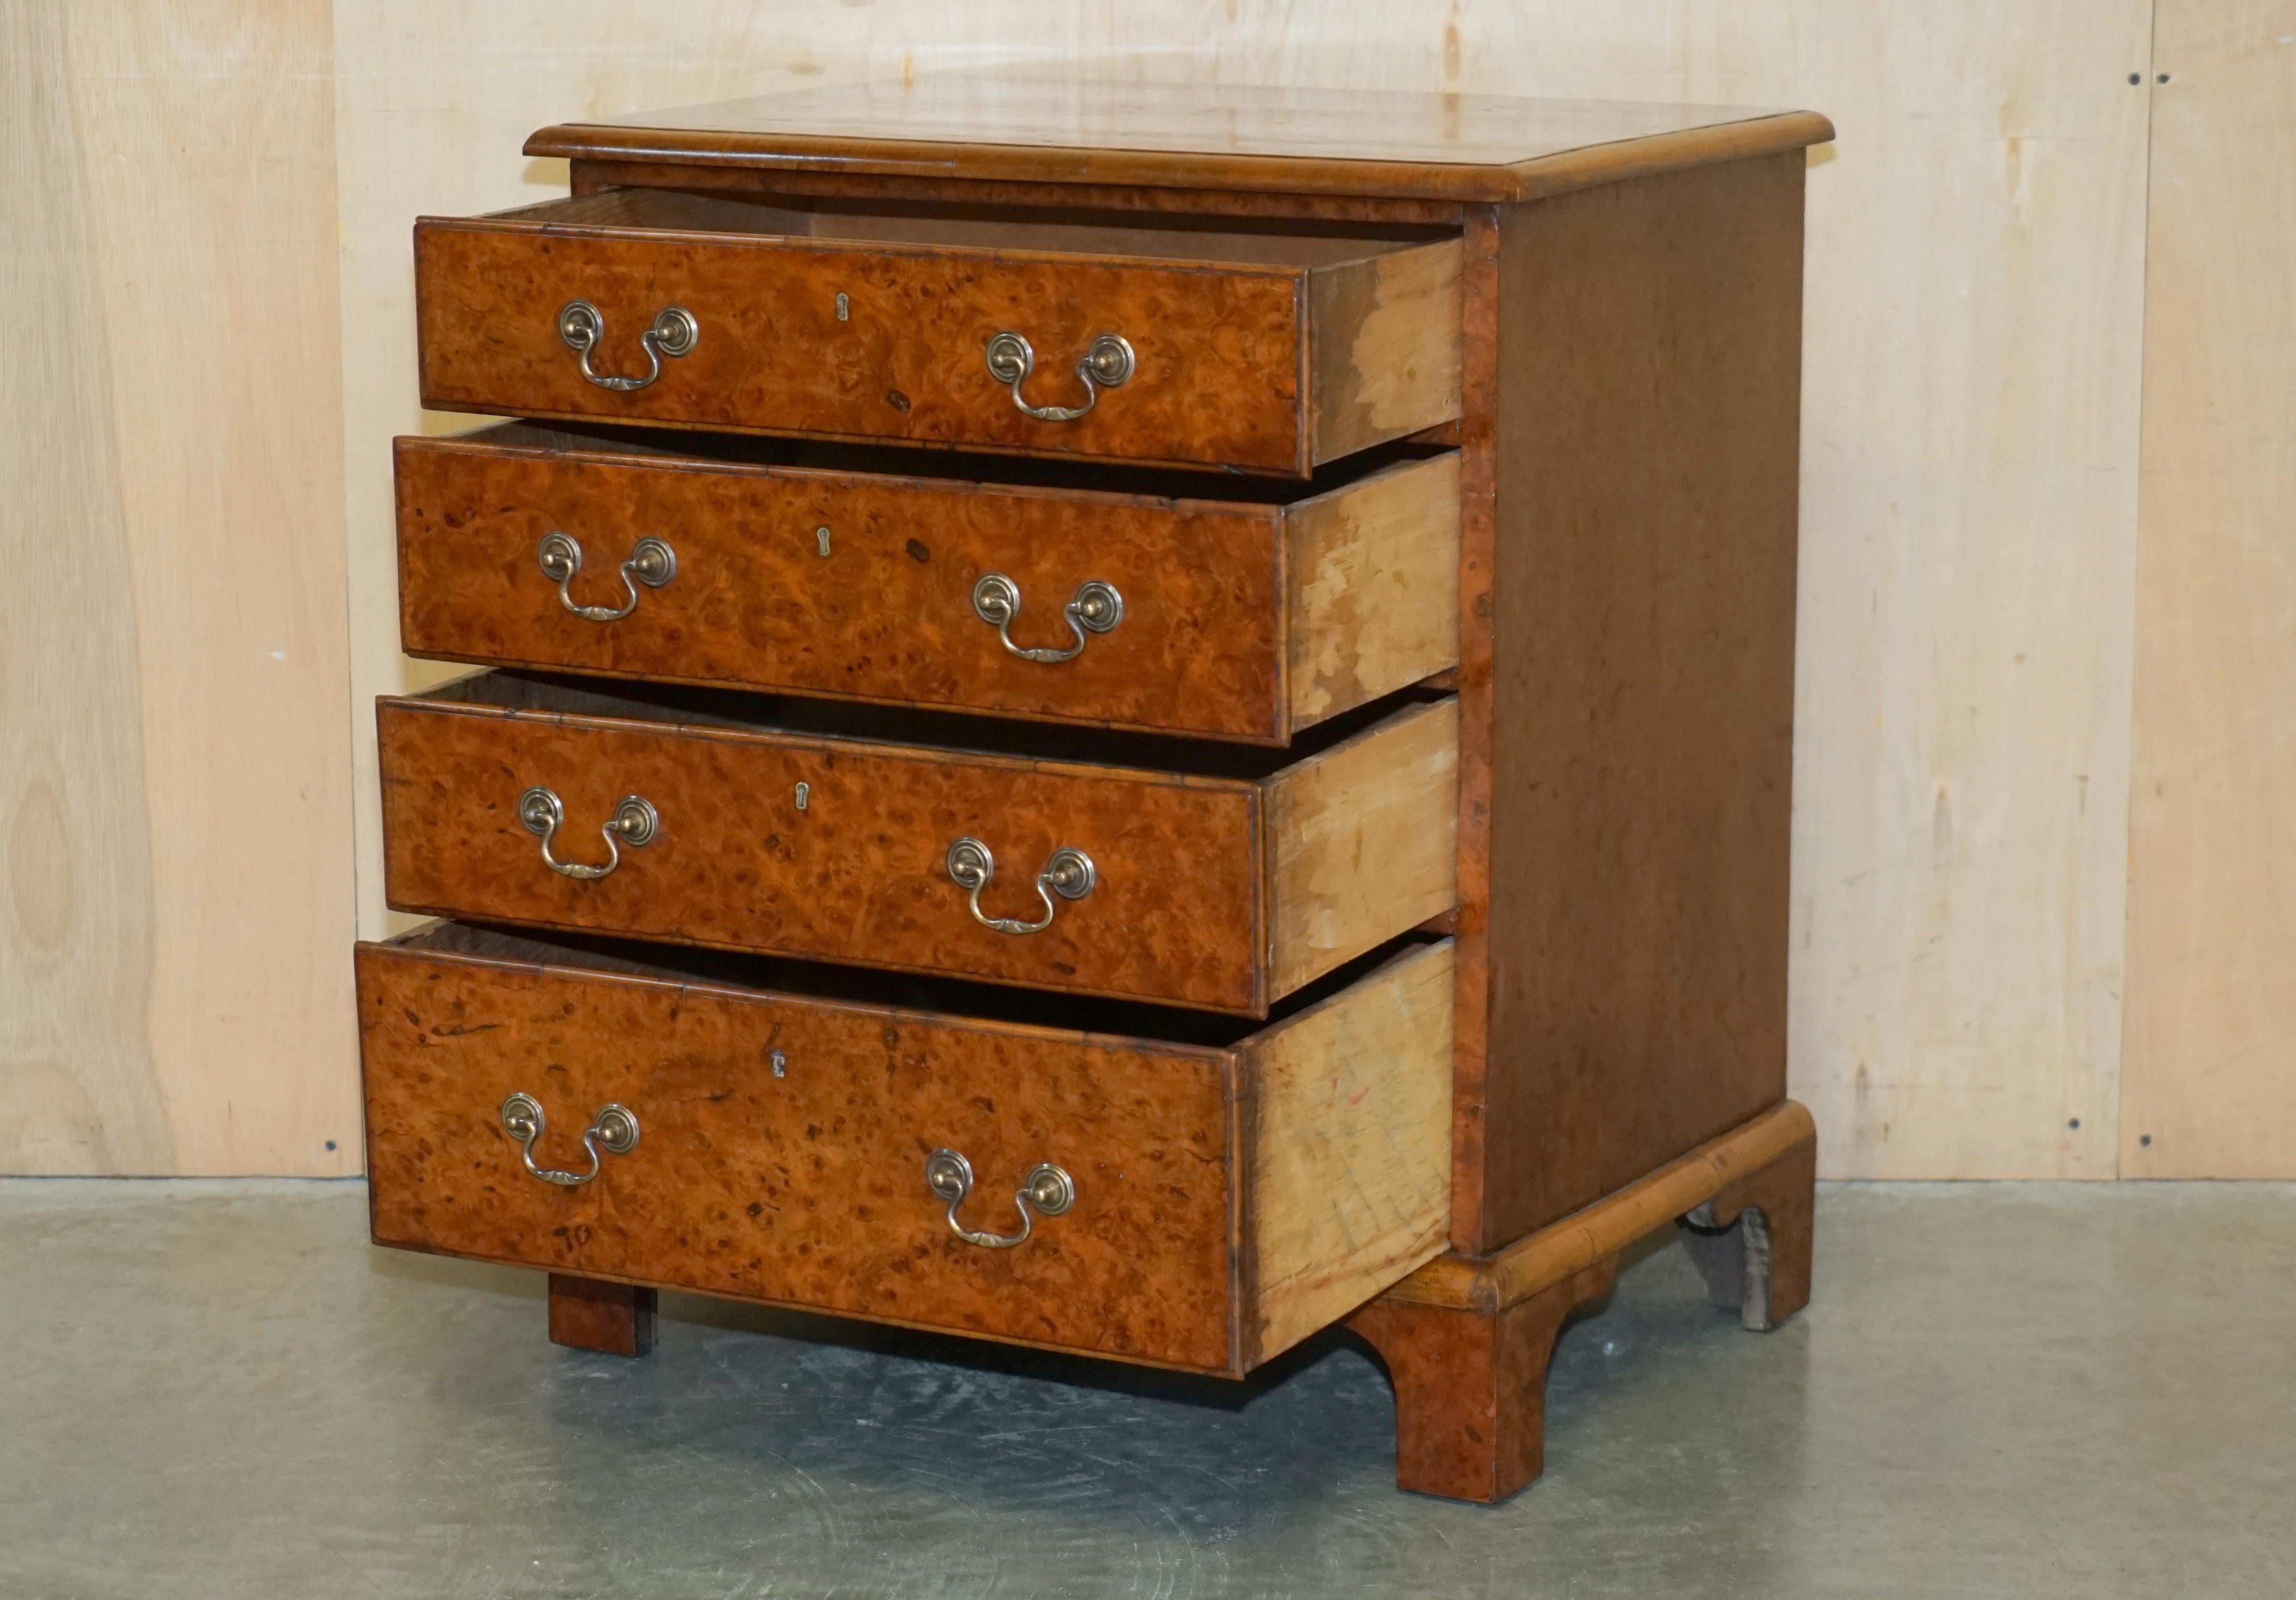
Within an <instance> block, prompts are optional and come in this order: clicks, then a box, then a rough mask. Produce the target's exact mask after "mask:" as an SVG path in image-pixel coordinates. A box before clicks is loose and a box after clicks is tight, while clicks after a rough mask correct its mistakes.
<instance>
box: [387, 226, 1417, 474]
mask: <svg viewBox="0 0 2296 1600" xmlns="http://www.w3.org/2000/svg"><path fill="white" fill-rule="evenodd" d="M745 209H746V210H749V211H751V212H754V211H755V208H742V207H739V206H736V205H734V204H732V203H731V202H714V203H713V202H705V201H699V200H690V199H685V198H682V197H676V196H635V197H633V196H622V195H608V196H594V197H585V198H582V199H578V200H570V201H566V202H562V203H561V204H559V205H556V206H553V207H542V208H533V209H532V210H530V211H529V212H526V213H519V214H512V215H509V216H502V217H492V218H477V219H469V220H459V221H458V220H439V219H426V220H424V221H423V222H422V223H420V224H417V227H416V230H415V283H416V293H417V310H418V322H419V330H418V331H419V337H420V341H421V361H422V399H423V404H426V405H429V406H433V407H439V408H443V409H450V410H451V409H463V410H471V411H485V412H496V413H504V414H516V415H526V416H551V417H573V418H605V419H612V420H624V421H634V422H652V423H667V424H673V425H685V426H689V427H702V428H720V429H758V430H762V431H765V432H770V433H796V434H816V435H825V436H833V437H846V438H860V439H886V440H906V441H912V442H917V443H929V444H939V445H965V446H970V447H975V448H987V449H997V450H1017V451H1027V452H1032V453H1060V454H1080V455H1088V456H1099V457H1107V458H1122V459H1126V460H1133V461H1162V462H1171V463H1177V464H1195V465H1219V466H1228V467H1236V468H1242V469H1251V470H1257V471H1262V472H1271V473H1283V474H1292V475H1295V476H1304V475H1306V474H1307V473H1308V471H1309V470H1310V469H1312V468H1313V466H1314V465H1316V463H1317V462H1319V461H1328V460H1332V459H1335V458H1336V457H1337V456H1339V455H1342V454H1345V453H1348V452H1349V451H1352V450H1357V449H1361V448H1363V447H1365V445H1371V444H1374V443H1377V442H1379V441H1380V440H1382V439H1385V438H1394V437H1401V436H1402V435H1404V434H1406V433H1411V432H1415V431H1417V430H1419V429H1424V428H1428V427H1431V426H1434V425H1436V424H1438V423H1440V422H1444V421H1447V420H1450V419H1452V418H1453V417H1455V416H1456V414H1457V411H1458V401H1457V388H1458V379H1457V372H1458V326H1459V317H1458V305H1459V301H1458V271H1459V259H1460V257H1459V246H1458V242H1457V241H1456V240H1447V241H1438V242H1433V243H1426V244H1416V245H1393V244H1382V243H1377V242H1373V241H1364V242H1362V243H1361V244H1360V246H1359V249H1360V252H1361V253H1360V255H1359V256H1358V257H1357V258H1355V259H1352V260H1349V259H1335V258H1332V257H1333V250H1332V249H1331V248H1330V246H1329V244H1328V242H1325V243H1323V244H1321V245H1319V246H1318V247H1317V248H1316V249H1309V248H1308V247H1306V246H1301V247H1300V249H1297V250H1295V251H1294V252H1293V254H1295V255H1297V256H1299V257H1301V258H1300V259H1299V260H1297V261H1293V262H1290V263H1286V262H1283V261H1281V260H1278V261H1275V262H1268V263H1261V262H1243V263H1234V264H1228V263H1222V262H1220V261H1218V259H1217V255H1218V251H1219V250H1220V249H1222V248H1223V246H1222V241H1219V240H1218V238H1217V237H1216V236H1209V235H1208V236H1205V237H1204V240H1203V243H1202V248H1203V249H1204V251H1205V252H1206V253H1207V255H1210V256H1212V257H1214V259H1210V260H1185V259H1183V260H1172V259H1154V258H1144V257H1133V258H1128V257H1124V256H1122V255H1120V254H1116V255H1103V254H1098V253H1095V252H1094V250H1093V249H1092V237H1091V236H1092V233H1093V230H1091V229H1089V228H1070V229H1064V230H1061V233H1062V235H1063V236H1064V237H1068V238H1072V239H1075V240H1077V241H1078V243H1077V245H1076V247H1075V248H1074V249H1072V250H1070V251H1069V252H1067V253H1059V254H1054V253H1036V252H1029V251H1028V250H1026V249H1020V248H1016V249H991V248H986V247H984V246H981V245H978V244H934V243H931V242H929V241H928V242H911V241H863V240H852V241H846V240H840V239H834V238H814V237H786V236H782V235H777V234H752V233H739V232H731V231H721V232H711V231H707V230H706V228H704V229H697V228H695V227H693V226H692V225H691V224H693V223H694V222H695V221H696V219H697V218H698V219H699V220H700V221H701V222H702V223H704V224H707V223H709V222H711V221H715V220H721V219H722V220H723V221H724V222H725V225H726V227H727V228H729V229H730V228H732V227H734V226H736V225H738V224H742V223H744V222H747V221H748V220H749V219H748V218H747V217H744V216H742V213H743V212H744V210H745ZM657 214H659V215H657ZM598 216H614V217H619V218H623V219H635V223H636V224H638V225H628V222H627V220H626V221H625V222H624V224H621V225H614V224H602V223H599V222H596V221H590V220H585V219H588V218H594V217H598ZM650 221H651V222H652V223H653V224H657V225H651V226H650V225H645V224H648V223H649V222H650ZM679 224H684V225H679ZM974 231H975V232H978V228H977V225H976V228H975V230H974ZM1041 231H1042V230H1041V229H1039V230H1037V232H1041ZM1013 232H1014V233H1015V236H1016V237H1026V236H1029V235H1030V233H1031V230H1029V229H1028V228H1026V227H1025V226H1019V225H1016V227H1015V229H1014V230H1013ZM1115 237H1116V236H1115V235H1111V239H1114V238H1115ZM1267 242H1268V241H1262V243H1263V244H1266V243H1267ZM1275 244H1276V245H1277V246H1278V247H1279V253H1280V247H1281V245H1282V244H1283V241H1275ZM577 303H579V304H581V305H583V306H588V307H589V308H590V312H589V313H588V314H587V321H586V322H584V324H583V328H584V331H583V332H582V333H578V335H577V339H578V341H579V340H580V339H584V338H586V339H588V343H587V347H586V348H577V347H575V346H574V345H570V343H569V342H568V339H567V337H566V334H565V330H566V328H567V326H568V323H567V322H566V320H565V312H566V308H567V307H569V306H574V305H576V304H577ZM665 314H670V315H669V318H668V321H667V322H665V321H662V320H661V319H663V318H664V317H665ZM676 314H683V316H684V318H685V321H684V322H679V321H678V318H677V316H676ZM579 315H580V314H578V316H579ZM650 330H660V332H659V333H658V334H657V335H656V336H655V337H654V338H653V339H652V340H651V342H649V339H648V334H649V331H650ZM1005 334H1012V335H1018V336H1020V338H1021V339H1022V340H1023V341H1024V342H1025V344H1026V347H1027V349H1028V352H1029V356H1028V361H1029V370H1028V371H1027V372H1026V375H1025V376H1018V369H1016V368H1014V367H1012V366H1010V365H1007V366H1005V368H1004V369H1003V370H1002V371H999V370H994V369H992V363H991V361H990V354H991V345H992V341H994V340H996V339H998V336H999V335H1005ZM1109 335H1113V336H1116V338H1117V339H1118V340H1119V341H1120V346H1121V351H1122V353H1121V354H1118V353H1117V347H1115V346H1103V344H1101V343H1100V341H1101V340H1102V339H1103V336H1109ZM1096 350H1097V351H1103V352H1106V353H1107V354H1105V355H1104V357H1103V360H1102V361H1101V364H1100V365H1098V366H1097V367H1096V368H1095V369H1093V370H1095V371H1098V372H1100V373H1101V375H1102V377H1103V379H1104V380H1108V381H1107V382H1106V384H1105V386H1104V387H1097V386H1095V385H1093V384H1089V383H1087V381H1086V380H1085V379H1084V377H1083V375H1082V373H1081V372H1080V371H1079V367H1078V363H1080V362H1081V361H1084V360H1085V359H1086V358H1087V357H1088V356H1091V355H1093V354H1094V352H1095V351H1096ZM585 363H588V368H589V375H586V373H585ZM1016 377H1017V384H1016V381H1015V379H1016ZM1119 377H1120V382H1119V381H1116V380H1117V379H1119ZM601 380H603V381H601ZM1023 404H1026V405H1027V406H1029V407H1033V408H1035V413H1034V414H1031V412H1029V411H1027V410H1024V409H1023ZM1072 412H1081V414H1069V413H1072Z"/></svg>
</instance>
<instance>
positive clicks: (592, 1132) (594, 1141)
mask: <svg viewBox="0 0 2296 1600" xmlns="http://www.w3.org/2000/svg"><path fill="white" fill-rule="evenodd" d="M549 1125H550V1119H549V1118H547V1117H545V1116H544V1115H543V1114H542V1102H541V1101H539V1100H537V1099H536V1098H534V1097H533V1096H532V1095H530V1094H528V1093H527V1092H526V1091H525V1090H519V1091H518V1092H517V1093H515V1094H513V1095H512V1096H511V1097H510V1098H508V1099H507V1100H504V1102H503V1103H502V1127H503V1131H504V1133H507V1134H509V1135H510V1136H511V1137H512V1139H516V1140H518V1154H519V1159H520V1160H521V1161H522V1162H524V1163H526V1170H527V1171H529V1172H531V1173H533V1174H534V1175H535V1176H536V1177H537V1178H539V1179H541V1180H542V1181H543V1182H545V1183H549V1184H555V1185H556V1186H557V1187H558V1188H562V1189H570V1188H580V1187H581V1186H582V1185H584V1184H586V1183H588V1182H589V1181H590V1180H593V1179H594V1178H595V1177H597V1175H598V1169H599V1168H600V1167H602V1166H603V1165H604V1164H605V1161H604V1158H605V1157H606V1156H608V1155H628V1154H629V1153H630V1152H631V1151H633V1150H635V1149H636V1148H637V1146H638V1119H637V1117H636V1115H635V1114H634V1113H633V1112H632V1111H631V1110H630V1108H629V1107H628V1106H616V1105H611V1104H609V1105H607V1106H603V1108H601V1109H600V1111H599V1113H598V1114H597V1115H595V1116H594V1117H592V1118H591V1119H590V1125H589V1126H588V1127H587V1128H585V1129H583V1130H582V1147H583V1148H584V1149H586V1150H587V1151H588V1152H589V1153H590V1170H589V1171H586V1172H569V1171H562V1170H561V1169H559V1168H555V1167H538V1166H536V1165H535V1164H534V1146H535V1141H536V1140H537V1139H540V1138H541V1137H542V1132H543V1130H544V1129H545V1128H547V1127H548V1126H549Z"/></svg>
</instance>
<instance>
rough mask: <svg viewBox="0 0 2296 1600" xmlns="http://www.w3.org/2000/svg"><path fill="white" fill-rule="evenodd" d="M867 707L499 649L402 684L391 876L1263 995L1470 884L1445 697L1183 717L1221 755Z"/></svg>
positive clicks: (432, 904)
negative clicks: (893, 735) (1236, 730)
mask: <svg viewBox="0 0 2296 1600" xmlns="http://www.w3.org/2000/svg"><path fill="white" fill-rule="evenodd" d="M700 701H709V703H711V704H718V703H723V704H724V705H725V706H726V707H727V708H728V709H729V710H731V711H733V712H736V713H739V714H742V717H743V718H744V719H745V720H736V719H735V717H734V716H733V715H726V716H711V717H708V718H704V717H703V716H702V715H701V713H700V711H699V710H698V709H697V702H700ZM761 705H762V706H765V707H767V709H768V710H770V711H772V712H773V720H765V719H764V718H763V717H762V716H761V715H760V714H759V712H758V707H759V706H761ZM866 709H867V708H865V707H859V706H824V705H823V704H821V703H818V702H804V701H785V702H772V701H764V702H761V701H759V700H758V699H756V698H753V697H746V696H741V697H736V696H718V697H714V698H713V697H709V696H703V695H699V694H696V693H693V692H692V691H684V692H682V693H681V695H680V697H679V698H678V700H677V703H676V706H675V707H670V706H661V705H657V704H654V703H652V702H649V701H645V700H641V699H632V698H618V697H609V696H606V695H603V694H599V693H594V692H590V691H588V690H580V689H577V688H574V687H571V686H570V685H568V684H566V683H563V682H556V681H553V680H548V679H531V678H526V677H523V676H521V675H519V674H513V673H481V674H477V675H475V676H473V677H471V678H470V679H467V680H464V681H463V682H460V683H457V684H454V685H450V686H448V687H447V688H445V689H443V690H439V691H435V692H433V693H431V694H428V695H424V696H419V697H414V698H401V699H386V700H384V701H382V702H381V705H380V706H379V707H378V722H379V731H380V736H381V776H382V801H383V850H384V882H385V889H386V893H387V894H388V896H389V901H390V902H391V904H392V905H394V906H396V907H398V909H400V910H409V911H421V912H428V913H430V914H433V915H439V916H454V917H469V918H479V919H482V920H488V921H502V922H514V923H521V924H526V925H529V926H535V927H556V928H564V929H579V930H586V931H589V932H594V933H602V934H614V935H632V936H635V937H641V938H649V939H661V940H668V941H673V942H677V943H691V944H698V945H708V946H716V947H719V948H726V949H739V950H752V951H767V952H771V953H774V954H777V955H792V956H802V957H807V958H810V959H820V960H829V961H840V962H849V963H857V964H860V965H865V966H873V967H892V968H899V969H906V970H909V971H915V972H927V973H940V974H947V975H950V976H962V977H967V978H977V979H986V980H988V981H990V982H993V983H1001V984H1025V985H1028V986H1030V987H1034V988H1038V989H1049V990H1067V991H1072V992H1081V993H1090V994H1103V995H1111V996H1116V997H1120V998H1125V999H1134V1000H1154V1001H1159V1002H1162V1003H1167V1004H1172V1005H1181V1006H1193V1007H1200V1008H1206V1009H1210V1010H1218V1011H1227V1012H1233V1013H1237V1014H1240V1015H1245V1016H1265V1015H1266V1014H1267V1008H1268V1006H1269V1004H1270V1002H1271V1001H1273V1000H1275V999H1277V998H1279V997H1280V996H1282V995H1284V994H1287V993H1289V992H1292V990H1295V989H1297V988H1299V987H1300V986H1301V985H1302V984H1307V983H1308V982H1311V981H1312V980H1313V979H1315V978H1316V977H1317V976H1321V975H1322V974H1324V973H1325V972H1328V971H1329V970H1331V969H1332V968H1333V967H1337V966H1339V965H1341V963H1342V962H1345V961H1348V960H1349V959H1353V958H1355V957H1356V956H1358V955H1360V954H1362V953H1364V952H1365V951H1368V950H1370V949H1372V948H1373V947H1374V946H1375V945H1377V944H1379V943H1382V942H1383V941H1385V940H1387V939H1390V938H1392V937H1394V936H1396V935H1398V934H1401V933H1404V932H1405V931H1406V930H1408V929H1410V928H1412V927H1415V926H1417V925H1418V924H1420V923H1422V922H1424V921H1425V920H1427V919H1428V918H1431V917H1434V916H1437V915H1439V913H1441V912H1444V911H1446V910H1449V909H1450V907H1451V905H1452V903H1453V902H1454V899H1455V897H1456V868H1455V864H1454V861H1453V849H1452V840H1453V837H1454V833H1455V818H1454V812H1455V810H1456V766H1457V712H1456V701H1454V700H1451V699H1449V698H1441V699H1434V700H1426V701H1422V702H1419V703H1415V704H1410V705H1407V706H1405V707H1404V708H1402V709H1400V710H1396V711H1392V712H1390V713H1389V714H1385V715H1384V716H1381V717H1379V718H1378V720H1376V721H1374V722H1370V724H1369V725H1368V726H1365V727H1361V728H1360V729H1356V728H1352V727H1351V726H1350V723H1351V722H1356V721H1360V720H1363V719H1365V718H1367V717H1370V716H1373V715H1375V714H1376V713H1375V712H1373V711H1369V710H1366V711H1365V712H1359V713H1357V714H1356V716H1355V718H1352V719H1338V720H1335V721H1334V722H1332V723H1328V724H1326V725H1325V727H1324V729H1323V730H1320V731H1319V739H1321V740H1322V741H1324V742H1322V743H1321V744H1319V745H1316V746H1314V747H1309V750H1308V753H1307V754H1304V755H1303V754H1300V749H1299V748H1298V747H1295V748H1294V749H1293V750H1292V751H1282V750H1273V749H1262V748H1255V747H1246V746H1228V747H1222V746H1217V745H1212V746H1202V745H1200V746H1196V747H1190V748H1191V749H1192V750H1193V758H1195V759H1198V760H1200V761H1201V760H1203V759H1207V758H1209V759H1210V762H1211V764H1212V766H1213V767H1214V768H1216V769H1218V770H1217V771H1212V772H1205V771H1169V770H1156V769H1151V768H1147V767H1144V766H1140V765H1127V764H1119V763H1118V762H1116V761H1112V760H1100V761H1095V760H1092V759H1089V757H1090V756H1092V755H1095V754H1098V755H1103V756H1108V755H1119V756H1121V755H1133V756H1134V757H1135V758H1137V756H1138V755H1141V754H1152V755H1160V756H1163V757H1166V758H1168V759H1173V760H1177V759H1178V754H1177V752H1176V751H1175V750H1174V749H1170V748H1167V747H1165V745H1166V741H1150V740H1144V739H1139V738H1136V737H1133V736H1124V735H1113V734H1104V733H1100V734H1097V737H1096V738H1087V733H1086V731H1080V730H1071V729H1063V728H1056V727H1048V726H1045V725H1041V724H1027V723H1005V724H988V723H982V724H974V725H972V730H971V731H972V732H974V733H977V734H978V735H979V736H980V739H982V740H983V741H984V742H995V743H996V744H998V745H1000V746H1001V748H998V749H984V748H977V747H945V746H939V745H926V744H921V743H916V742H905V741H904V740H902V739H890V738H885V739H871V738H857V737H827V736H824V734H822V733H820V732H818V731H815V730H816V728H817V727H820V726H824V725H827V726H833V727H835V728H837V729H838V730H839V731H840V733H850V732H852V731H855V730H856V729H857V728H858V727H860V726H862V725H863V724H865V722H868V721H869V720H870V719H865V718H864V717H863V716H862V713H863V712H864V711H865V710H866ZM808 714H810V715H811V719H812V720H811V722H808ZM873 720H874V722H875V723H876V724H877V725H880V726H885V727H890V730H891V731H906V732H912V733H914V732H915V731H919V730H920V729H922V731H926V732H938V731H939V728H937V727H934V726H933V724H934V723H937V722H945V721H946V720H945V719H936V718H929V717H925V716H923V715H922V714H917V713H913V712H912V713H885V714H878V715H877V716H876V717H875V718H874V719H873ZM1095 733H1096V731H1095ZM1111 747H1113V748H1111ZM1137 747H1153V748H1152V749H1149V750H1146V751H1142V750H1140V749H1138V748H1137ZM1070 748H1073V749H1074V750H1075V751H1076V752H1077V755H1078V757H1079V759H1073V760H1069V759H1061V758H1060V757H1061V755H1062V753H1063V752H1064V751H1066V750H1069V749H1070Z"/></svg>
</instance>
